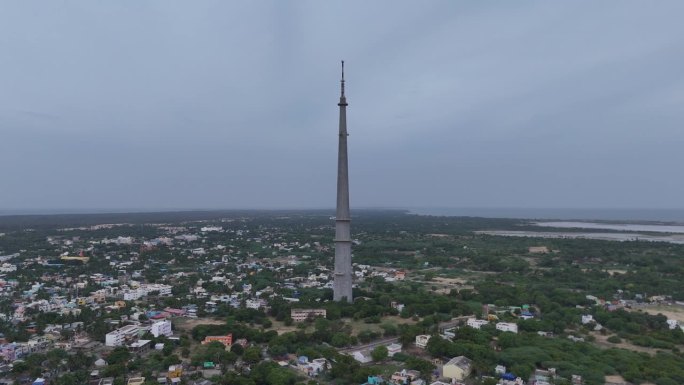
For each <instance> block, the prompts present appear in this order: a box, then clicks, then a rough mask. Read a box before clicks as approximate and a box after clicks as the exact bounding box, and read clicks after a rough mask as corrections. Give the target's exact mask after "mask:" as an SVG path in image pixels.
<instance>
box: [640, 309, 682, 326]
mask: <svg viewBox="0 0 684 385" xmlns="http://www.w3.org/2000/svg"><path fill="white" fill-rule="evenodd" d="M636 310H641V311H644V312H646V313H649V314H654V315H657V314H662V315H664V316H665V317H667V318H668V319H676V320H677V321H679V322H680V323H684V306H680V305H653V306H650V305H649V306H643V307H638V308H636Z"/></svg>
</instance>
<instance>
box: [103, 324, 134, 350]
mask: <svg viewBox="0 0 684 385" xmlns="http://www.w3.org/2000/svg"><path fill="white" fill-rule="evenodd" d="M139 332H140V328H139V327H138V326H137V325H126V326H124V327H122V328H119V329H116V330H114V331H111V332H109V333H107V334H106V335H105V345H106V346H122V345H124V344H125V343H126V342H128V341H132V340H134V339H137V337H138V334H139Z"/></svg>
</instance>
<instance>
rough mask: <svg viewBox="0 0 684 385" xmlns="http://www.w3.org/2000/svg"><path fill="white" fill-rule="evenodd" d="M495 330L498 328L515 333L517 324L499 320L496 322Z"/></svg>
mask: <svg viewBox="0 0 684 385" xmlns="http://www.w3.org/2000/svg"><path fill="white" fill-rule="evenodd" d="M496 330H500V331H502V332H512V333H517V332H518V324H514V323H511V322H499V323H497V324H496Z"/></svg>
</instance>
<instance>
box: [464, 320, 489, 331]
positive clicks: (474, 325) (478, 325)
mask: <svg viewBox="0 0 684 385" xmlns="http://www.w3.org/2000/svg"><path fill="white" fill-rule="evenodd" d="M488 323H489V321H487V320H483V319H475V318H468V321H467V322H466V325H468V326H470V327H471V328H473V329H479V328H481V327H482V326H483V325H487V324H488Z"/></svg>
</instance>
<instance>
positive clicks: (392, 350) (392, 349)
mask: <svg viewBox="0 0 684 385" xmlns="http://www.w3.org/2000/svg"><path fill="white" fill-rule="evenodd" d="M397 353H401V344H397V343H393V344H389V345H387V356H389V357H394V355H395V354H397Z"/></svg>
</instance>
